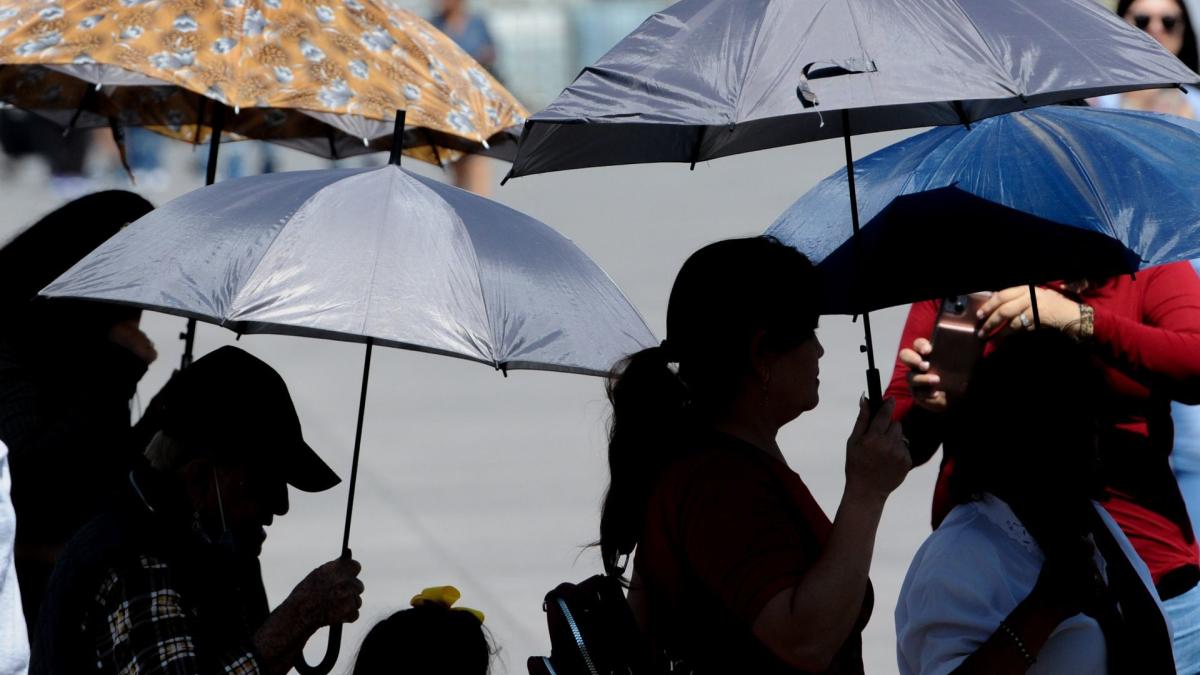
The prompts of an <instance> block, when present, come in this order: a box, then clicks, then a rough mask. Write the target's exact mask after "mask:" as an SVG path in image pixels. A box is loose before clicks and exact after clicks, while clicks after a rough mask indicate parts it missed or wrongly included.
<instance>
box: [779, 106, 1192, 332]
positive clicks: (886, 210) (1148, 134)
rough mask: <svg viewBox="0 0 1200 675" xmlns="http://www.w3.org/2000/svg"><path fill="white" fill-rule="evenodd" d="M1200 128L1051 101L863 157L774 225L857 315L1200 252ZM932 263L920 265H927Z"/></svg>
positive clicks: (831, 297) (830, 303)
mask: <svg viewBox="0 0 1200 675" xmlns="http://www.w3.org/2000/svg"><path fill="white" fill-rule="evenodd" d="M1196 157H1200V123H1197V122H1194V121H1192V120H1185V119H1182V118H1178V117H1172V116H1169V115H1159V114H1154V113H1143V112H1132V111H1121V110H1098V109H1094V108H1086V107H1068V106H1048V107H1044V108H1038V109H1036V110H1027V111H1022V112H1017V113H1012V114H1009V115H1004V116H1000V117H993V118H990V119H987V120H984V121H982V122H979V123H978V124H975V125H973V126H972V127H971V128H970V129H967V128H965V127H961V126H959V127H941V128H937V129H933V130H932V131H928V132H925V133H923V134H919V135H917V136H914V137H912V138H909V139H906V140H904V141H901V142H899V143H896V144H894V145H891V146H888V147H887V148H884V149H883V150H880V151H878V152H876V153H874V154H872V155H869V156H867V157H865V158H863V159H860V160H859V161H857V162H855V167H854V182H855V184H856V186H857V192H858V204H859V208H860V209H861V214H862V219H863V222H864V225H863V228H862V233H861V236H860V237H859V238H858V241H857V244H856V242H855V239H854V237H853V236H852V235H851V226H850V213H849V196H848V194H847V180H846V171H845V170H844V169H843V170H841V171H838V172H837V173H835V174H833V175H832V176H830V177H828V178H826V179H825V180H823V181H821V182H820V183H818V184H817V185H816V187H814V188H813V189H812V190H810V191H809V192H808V193H807V194H805V195H804V196H803V197H801V198H800V199H798V200H797V201H796V202H795V203H794V204H792V206H791V207H789V208H788V209H787V211H785V212H784V213H783V215H781V216H780V217H779V219H778V220H776V221H775V223H774V224H773V225H771V227H770V228H769V229H768V230H767V232H766V233H767V234H770V235H773V236H775V237H777V238H779V239H780V240H782V241H783V242H785V243H787V244H790V245H792V246H795V247H796V248H797V249H799V250H800V251H802V252H803V253H804V254H805V255H807V256H808V257H809V258H810V259H811V260H813V262H815V263H817V264H818V266H819V267H820V268H821V269H822V270H823V272H824V275H825V281H826V284H825V285H826V303H825V309H826V311H829V312H831V313H846V314H849V313H854V312H856V311H858V307H860V306H862V307H866V308H868V309H878V308H880V307H887V306H892V305H898V304H903V303H908V302H914V301H918V300H925V299H928V298H937V297H946V296H951V295H958V294H961V293H968V292H973V291H979V290H991V289H996V288H1004V287H1009V286H1016V285H1022V284H1027V283H1042V282H1047V281H1054V280H1062V279H1079V278H1086V277H1106V276H1111V275H1114V274H1120V273H1126V272H1135V271H1137V270H1138V269H1140V268H1142V267H1146V266H1150V265H1160V264H1163V263H1168V262H1174V261H1179V260H1187V259H1192V258H1197V257H1200V192H1197V190H1196V186H1197V185H1200V165H1198V164H1197V162H1196ZM917 261H919V262H917Z"/></svg>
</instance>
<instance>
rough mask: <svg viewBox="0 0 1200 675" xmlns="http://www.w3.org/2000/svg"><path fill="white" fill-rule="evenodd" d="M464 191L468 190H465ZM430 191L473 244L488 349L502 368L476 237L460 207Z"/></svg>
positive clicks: (493, 364)
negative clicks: (472, 233)
mask: <svg viewBox="0 0 1200 675" xmlns="http://www.w3.org/2000/svg"><path fill="white" fill-rule="evenodd" d="M417 182H418V183H419V182H420V181H417ZM422 187H424V186H422ZM425 189H428V188H425ZM454 189H455V190H458V189H460V188H454ZM463 192H468V191H466V190H463ZM429 193H430V194H431V195H433V196H434V198H436V199H437V200H439V201H441V202H442V203H443V204H445V205H446V208H447V209H448V211H449V212H450V213H452V214H454V223H455V225H456V226H458V227H459V228H460V229H461V230H462V233H463V235H464V236H466V238H467V242H468V243H470V245H471V258H472V259H474V261H475V282H476V283H477V284H478V285H479V301H480V303H482V304H483V323H484V326H486V327H487V330H488V350H489V351H490V352H491V357H492V366H493V367H494V368H496V370H500V367H501V364H500V359H499V358H498V356H499V355H498V353H497V352H498V349H497V345H498V344H499V342H500V341H499V340H498V339H497V336H496V335H495V326H493V325H492V313H491V310H490V308H489V307H488V301H487V294H486V293H484V292H483V270H482V269H481V266H480V264H479V254H478V251H477V249H476V248H475V239H474V238H473V237H471V228H469V227H467V223H466V221H464V220H463V219H462V216H460V215H459V214H458V209H456V208H454V205H453V204H451V203H450V202H448V201H446V200H445V198H443V197H442V196H441V195H440V194H438V193H437V192H435V191H434V190H429ZM468 194H472V193H470V192H468ZM479 199H483V197H479Z"/></svg>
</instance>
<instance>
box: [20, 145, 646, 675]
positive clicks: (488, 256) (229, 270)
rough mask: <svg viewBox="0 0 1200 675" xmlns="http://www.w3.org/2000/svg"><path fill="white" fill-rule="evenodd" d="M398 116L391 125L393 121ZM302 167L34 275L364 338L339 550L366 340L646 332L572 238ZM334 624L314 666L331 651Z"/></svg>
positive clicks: (506, 352)
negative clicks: (56, 273) (58, 271)
mask: <svg viewBox="0 0 1200 675" xmlns="http://www.w3.org/2000/svg"><path fill="white" fill-rule="evenodd" d="M401 126H402V123H401V124H397V129H396V132H397V133H399V132H400V128H399V127H401ZM399 159H400V153H399V152H398V150H397V148H394V149H393V151H392V162H393V164H389V165H388V166H385V167H383V168H380V169H372V170H339V171H302V172H294V173H278V174H269V175H265V176H256V177H253V178H244V179H239V180H232V181H226V182H224V183H220V184H217V185H211V186H208V187H205V188H203V189H200V190H197V191H195V192H192V193H189V194H187V195H184V196H183V197H180V198H179V199H176V200H174V201H172V202H170V203H168V204H167V205H165V206H163V207H161V208H159V209H158V210H156V211H153V212H151V213H150V214H148V215H147V216H145V217H143V218H141V219H139V220H138V221H137V222H135V223H133V224H132V225H129V226H128V227H127V228H125V229H124V230H122V231H121V232H120V233H118V234H117V235H116V236H114V237H112V238H111V239H109V240H108V241H107V242H105V243H104V244H103V245H101V246H100V247H99V248H97V249H96V250H95V251H94V252H92V253H91V254H89V255H88V256H87V257H86V258H84V259H83V260H81V261H80V262H79V263H78V264H76V265H75V266H74V267H72V268H71V269H69V270H67V272H66V273H64V274H63V275H62V276H60V277H59V278H58V279H57V280H55V281H54V282H53V283H51V284H50V285H49V286H47V287H46V288H45V289H43V291H42V294H43V295H46V296H49V297H67V298H79V299H92V300H104V301H109V302H119V303H123V304H129V305H134V306H137V307H142V308H144V309H152V310H158V311H163V312H168V313H172V314H179V315H182V316H188V317H192V318H195V319H202V320H206V321H212V322H214V323H217V324H220V325H223V326H226V327H228V328H231V329H233V330H236V331H238V332H242V333H284V334H291V335H305V336H310V337H319V338H328V339H333V340H349V341H355V342H365V343H366V345H367V347H366V357H365V360H364V363H363V378H362V391H361V393H360V396H359V405H358V428H357V431H356V433H355V438H354V459H353V463H352V468H351V471H350V486H349V491H348V496H347V503H346V525H345V531H344V534H343V538H342V554H343V555H344V556H348V555H349V552H350V524H351V516H352V514H353V507H354V492H355V486H356V484H357V478H358V460H359V451H360V447H361V443H362V428H363V417H364V410H365V408H366V399H367V382H368V378H369V375H370V366H371V350H372V347H373V346H374V345H375V344H383V345H390V346H394V347H400V348H404V349H414V350H417V351H424V352H430V353H434V354H443V355H446V356H454V357H458V358H463V359H469V360H472V361H478V362H481V363H486V364H488V365H491V366H493V367H495V368H497V369H501V370H504V371H505V372H507V371H508V370H509V369H518V368H528V369H540V370H557V371H564V372H575V373H584V374H591V375H607V374H608V373H609V371H610V370H611V369H612V367H613V366H614V365H615V364H616V362H617V361H618V360H620V359H621V358H624V357H625V356H626V355H628V354H632V353H633V352H636V351H639V350H641V349H644V348H646V347H648V346H650V345H652V344H654V343H655V339H654V335H653V334H652V333H651V332H650V329H649V328H647V327H646V323H645V321H643V320H642V317H641V316H640V315H639V314H638V313H637V311H636V310H634V308H633V307H632V305H630V303H629V301H628V300H626V298H625V296H624V295H623V294H622V293H621V291H620V290H619V289H618V288H617V287H616V285H615V284H613V282H612V280H611V279H610V278H609V277H608V275H606V274H605V273H604V272H603V271H602V270H601V269H600V268H599V267H597V266H596V264H595V263H593V262H592V261H591V260H590V259H589V258H588V257H587V256H585V255H584V254H583V252H582V251H580V250H579V249H578V248H577V247H576V246H575V245H574V244H573V243H571V242H570V241H569V240H568V239H566V238H565V237H563V236H562V235H560V234H558V233H557V232H555V231H554V230H552V229H550V228H549V227H547V226H546V225H544V224H542V223H540V222H538V221H536V220H534V219H533V218H530V217H529V216H526V215H524V214H522V213H519V212H517V211H514V210H512V209H510V208H508V207H505V206H502V205H500V204H497V203H496V202H493V201H490V200H487V199H484V198H482V197H478V196H476V195H474V194H471V193H469V192H466V191H463V190H459V189H458V188H454V187H450V186H447V185H444V184H442V183H438V182H437V181H433V180H429V179H426V178H422V177H421V176H417V175H415V174H412V173H409V172H408V171H405V170H403V169H401V168H400V167H399V165H398V164H399ZM341 635H342V634H341V626H340V625H338V626H333V627H332V629H331V631H330V634H329V645H328V647H327V649H326V653H325V657H324V659H322V661H321V663H319V664H318V665H316V666H310V665H308V664H307V663H305V662H304V661H303V658H301V659H300V662H299V663H297V664H295V667H296V668H297V669H298V670H299V671H300V672H301V673H304V674H305V675H309V674H312V673H321V674H323V673H328V672H330V670H332V668H333V664H334V663H335V662H336V661H337V656H338V652H339V649H340V646H341Z"/></svg>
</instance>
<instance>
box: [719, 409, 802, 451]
mask: <svg viewBox="0 0 1200 675" xmlns="http://www.w3.org/2000/svg"><path fill="white" fill-rule="evenodd" d="M745 408H746V406H739V405H737V402H735V403H734V404H733V405H731V406H730V407H729V409H728V410H725V411H723V412H720V413H717V414H715V415H713V417H712V426H713V428H714V429H716V430H717V431H720V432H722V433H726V434H729V435H730V436H733V437H734V438H737V439H739V440H742V441H745V442H746V443H749V444H750V445H753V446H754V447H756V448H758V449H759V450H762V451H763V452H765V453H767V454H768V455H770V456H772V457H774V458H775V459H778V460H779V461H781V462H785V460H784V458H783V452H782V451H781V450H780V449H779V443H778V442H777V441H776V436H778V435H779V427H778V426H776V425H773V424H771V423H770V422H768V421H767V420H764V419H763V417H762V414H761V412H759V411H754V410H746V409H745ZM785 463H786V462H785Z"/></svg>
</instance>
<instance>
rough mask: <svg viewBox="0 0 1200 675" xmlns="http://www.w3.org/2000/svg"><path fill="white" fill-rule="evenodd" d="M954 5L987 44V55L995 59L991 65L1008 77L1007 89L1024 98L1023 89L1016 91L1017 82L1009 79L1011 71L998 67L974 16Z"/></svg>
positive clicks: (980, 39) (986, 43) (997, 62)
mask: <svg viewBox="0 0 1200 675" xmlns="http://www.w3.org/2000/svg"><path fill="white" fill-rule="evenodd" d="M955 7H957V8H958V10H959V13H960V14H961V15H962V17H963V18H964V19H966V20H967V23H968V24H970V26H971V30H973V31H975V35H977V36H979V41H980V42H982V43H983V44H984V45H986V46H987V49H988V56H991V57H992V60H993V61H995V62H994V63H993V64H992V65H993V66H995V67H996V69H997V70H998V71H1000V72H1001V73H1003V74H1004V76H1005V78H1006V79H1009V83H1008V85H1009V86H1008V89H1009V91H1011V92H1012V93H1013V94H1015V95H1017V96H1020V97H1021V98H1024V97H1025V92H1024V91H1018V87H1017V84H1016V82H1013V81H1012V80H1011V76H1012V73H1011V72H1010V71H1009V70H1008V68H1002V67H1000V63H999V61H997V59H996V53H995V51H993V49H992V43H991V42H989V41H988V39H987V37H986V36H985V35H984V34H983V31H981V30H979V26H978V25H976V23H975V19H974V18H972V17H971V15H970V14H968V13H967V10H966V9H964V8H963V6H962V4H958V3H956V4H955Z"/></svg>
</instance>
